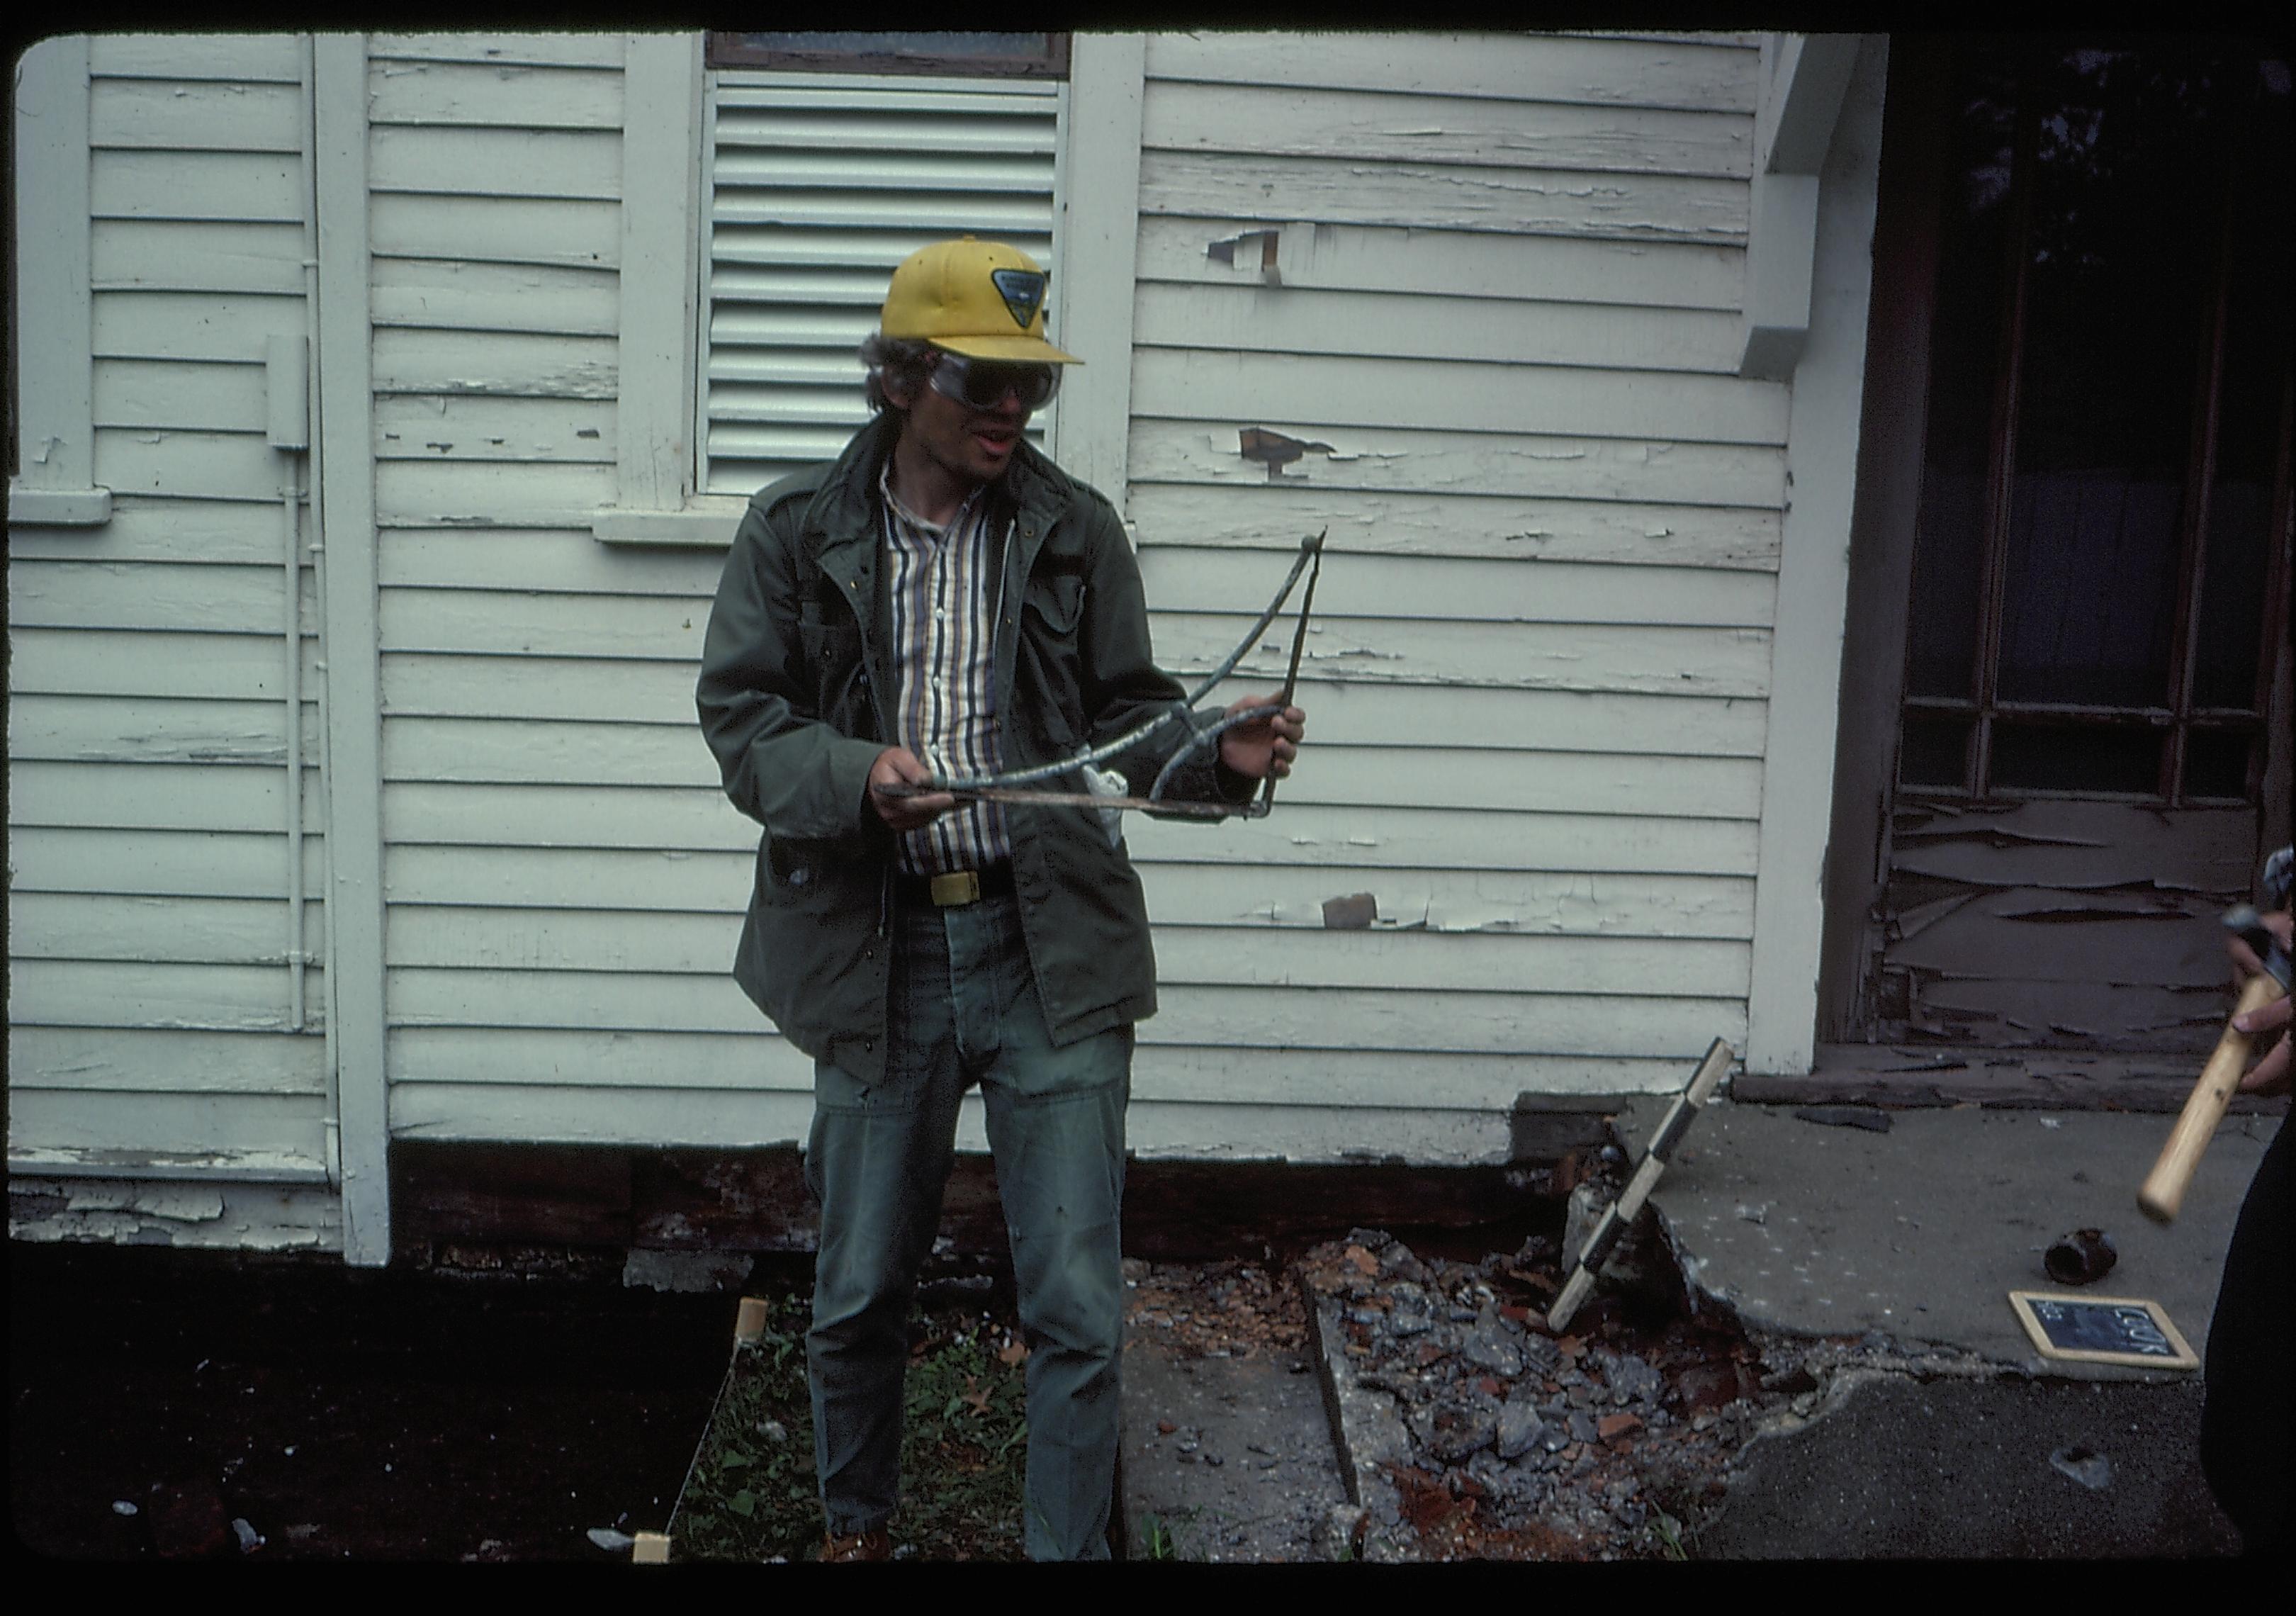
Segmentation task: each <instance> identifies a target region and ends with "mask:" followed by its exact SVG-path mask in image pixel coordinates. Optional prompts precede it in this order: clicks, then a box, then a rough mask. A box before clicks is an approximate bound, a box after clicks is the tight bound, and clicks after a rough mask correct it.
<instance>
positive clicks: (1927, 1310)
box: [1615, 1096, 2279, 1380]
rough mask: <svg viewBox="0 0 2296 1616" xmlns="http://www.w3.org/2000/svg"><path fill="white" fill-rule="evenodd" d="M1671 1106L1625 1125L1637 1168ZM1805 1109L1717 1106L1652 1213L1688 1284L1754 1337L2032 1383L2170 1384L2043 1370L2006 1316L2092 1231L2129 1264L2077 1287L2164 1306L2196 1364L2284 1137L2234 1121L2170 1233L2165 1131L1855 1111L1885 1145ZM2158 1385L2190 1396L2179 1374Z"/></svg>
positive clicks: (1664, 1181) (2257, 1122) (2056, 1116)
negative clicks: (2146, 1200)
mask: <svg viewBox="0 0 2296 1616" xmlns="http://www.w3.org/2000/svg"><path fill="white" fill-rule="evenodd" d="M1669 1103H1671V1102H1670V1100H1668V1099H1666V1098H1665V1097H1662V1096H1661V1097H1653V1098H1652V1099H1650V1100H1637V1101H1636V1102H1635V1103H1633V1104H1631V1105H1629V1106H1628V1107H1626V1108H1624V1109H1622V1110H1621V1111H1620V1113H1619V1117H1618V1121H1617V1123H1616V1125H1615V1126H1616V1132H1617V1134H1618V1136H1620V1141H1621V1143H1622V1144H1624V1145H1627V1146H1628V1147H1629V1155H1630V1157H1634V1158H1638V1157H1639V1154H1640V1148H1641V1145H1642V1144H1643V1143H1644V1141H1646V1140H1647V1139H1648V1138H1649V1136H1650V1133H1651V1130H1652V1128H1653V1127H1655V1126H1656V1124H1657V1121H1658V1120H1659V1118H1660V1117H1661V1116H1662V1115H1664V1113H1665V1110H1666V1107H1667V1105H1668V1104H1669ZM1796 1109H1807V1110H1815V1111H1819V1112H1833V1113H1836V1114H1839V1113H1841V1112H1849V1111H1852V1108H1846V1107H1808V1108H1794V1107H1789V1106H1757V1105H1737V1104H1732V1103H1718V1104H1715V1105H1711V1106H1709V1107H1708V1108H1707V1110H1706V1111H1705V1112H1704V1113H1703V1114H1702V1116H1700V1118H1699V1119H1698V1120H1697V1122H1696V1124H1695V1125H1694V1126H1693V1128H1692V1129H1691V1131H1690V1134H1689V1136H1687V1138H1686V1139H1685V1142H1684V1145H1683V1148H1681V1149H1680V1150H1677V1152H1676V1154H1675V1160H1674V1161H1672V1162H1671V1163H1670V1164H1669V1167H1668V1169H1667V1171H1666V1174H1665V1176H1664V1177H1661V1179H1660V1180H1659V1183H1658V1187H1657V1189H1656V1190H1655V1191H1654V1192H1652V1196H1651V1200H1652V1203H1653V1204H1654V1205H1655V1206H1656V1207H1657V1208H1658V1210H1659V1211H1660V1213H1661V1216H1663V1217H1664V1218H1666V1219H1667V1222H1668V1224H1669V1226H1670V1229H1671V1232H1672V1235H1673V1237H1674V1239H1675V1241H1676V1243H1677V1249H1678V1250H1679V1251H1680V1252H1681V1254H1682V1257H1683V1259H1684V1265H1685V1268H1686V1269H1687V1271H1688V1276H1689V1278H1690V1279H1691V1281H1692V1283H1693V1284H1696V1285H1698V1286H1699V1287H1701V1288H1702V1290H1704V1291H1705V1292H1708V1293H1709V1294H1710V1295H1712V1296H1713V1297H1715V1298H1717V1299H1718V1300H1722V1301H1725V1302H1726V1303H1727V1304H1728V1305H1729V1306H1730V1307H1731V1308H1734V1309H1735V1310H1736V1312H1737V1313H1738V1315H1739V1317H1742V1318H1743V1319H1744V1320H1745V1322H1746V1323H1747V1324H1748V1325H1752V1326H1757V1327H1759V1328H1762V1329H1767V1330H1773V1331H1781V1332H1785V1333H1792V1334H1805V1335H1841V1334H1852V1335H1854V1334H1859V1333H1864V1332H1866V1331H1879V1332H1881V1333H1882V1334H1884V1335H1887V1336H1889V1337H1890V1338H1891V1339H1892V1340H1894V1341H1903V1342H1908V1343H1911V1342H1921V1343H1925V1344H1931V1345H1935V1346H1939V1347H1945V1348H1951V1349H1958V1350H1961V1351H1964V1352H1969V1353H1974V1354H1976V1355H1978V1356H1980V1358H1984V1359H1986V1360H1988V1361H1989V1362H1993V1363H1997V1364H2000V1365H2002V1366H2013V1367H2017V1368H2021V1369H2023V1370H2024V1371H2026V1372H2027V1373H2030V1374H2051V1375H2062V1376H2067V1377H2070V1378H2076V1379H2084V1378H2095V1379H2106V1380H2114V1379H2130V1378H2154V1379H2158V1378H2162V1377H2161V1376H2160V1375H2159V1374H2153V1375H2150V1376H2148V1375H2147V1374H2146V1373H2145V1372H2144V1371H2140V1370H2133V1369H2122V1368H2117V1367H2112V1366H2092V1365H2078V1364H2068V1363H2064V1362H2062V1361H2061V1360H2053V1359H2045V1358H2041V1357H2040V1355H2039V1354H2038V1353H2037V1352H2036V1351H2034V1349H2033V1347H2032V1343H2031V1341H2030V1340H2029V1339H2028V1338H2027V1336H2026V1334H2025V1332H2024V1330H2023V1328H2022V1327H2021V1325H2019V1324H2018V1323H2017V1320H2016V1318H2015V1317H2014V1316H2013V1314H2012V1313H2011V1311H2010V1307H2009V1301H2008V1293H2009V1292H2011V1291H2012V1290H2042V1291H2055V1290H2061V1289H2063V1287H2062V1286H2059V1285H2057V1284H2054V1283H2052V1282H2051V1280H2050V1279H2049V1277H2048V1275H2047V1272H2046V1270H2045V1269H2044V1268H2043V1267H2042V1266H2041V1254H2042V1252H2043V1251H2045V1250H2046V1247H2047V1246H2048V1244H2049V1243H2050V1242H2051V1241H2053V1240H2054V1239H2055V1238H2056V1237H2057V1236H2058V1235H2062V1234H2065V1233H2067V1232H2069V1231H2071V1230H2073V1229H2079V1228H2101V1229H2103V1230H2104V1231H2105V1232H2106V1233H2107V1234H2108V1235H2111V1236H2112V1240H2113V1242H2114V1243H2115V1245H2116V1246H2117V1247H2118V1249H2119V1251H2120V1260H2119V1262H2118V1263H2117V1264H2116V1266H2115V1267H2113V1269H2112V1272H2111V1273H2110V1274H2108V1275H2107V1276H2105V1277H2104V1278H2103V1280H2101V1281H2099V1282H2098V1283H2096V1284H2093V1285H2091V1286H2088V1287H2087V1289H2088V1290H2090V1291H2094V1292H2096V1293H2098V1294H2101V1295H2111V1296H2137V1297H2144V1298H2147V1299H2150V1300H2154V1301H2157V1302H2159V1303H2161V1306H2162V1307H2163V1308H2166V1309H2167V1310H2168V1313H2169V1317H2170V1318H2171V1319H2172V1320H2174V1321H2175V1323H2176V1325H2177V1328H2178V1329H2179V1330H2181V1331H2182V1332H2183V1333H2184V1334H2185V1338H2186V1339H2187V1340H2188V1341H2191V1342H2192V1344H2193V1348H2194V1350H2195V1351H2197V1352H2202V1353H2203V1354H2205V1351H2206V1342H2207V1338H2208V1326H2209V1317H2210V1313H2211V1311H2212V1310H2213V1309H2214V1308H2215V1306H2216V1294H2217V1278H2218V1275H2219V1274H2220V1273H2221V1272H2222V1271H2223V1267H2224V1252H2225V1247H2226V1245H2227V1244H2228V1243H2230V1241H2231V1239H2232V1229H2233V1221H2234V1218H2235V1216H2236V1215H2237V1214H2238V1212H2239V1210H2240V1202H2241V1197H2242V1196H2243V1194H2246V1193H2247V1189H2248V1181H2249V1178H2250V1177H2251V1175H2252V1174H2253V1173H2254V1172H2255V1170H2256V1164H2257V1162H2258V1161H2259V1159H2261V1157H2262V1156H2263V1154H2264V1147H2265V1145H2266V1144H2268V1143H2269V1142H2270V1141H2271V1138H2272V1135H2273V1131H2274V1129H2276V1128H2277V1127H2278V1126H2279V1122H2278V1120H2276V1119H2274V1118H2271V1117H2234V1118H2228V1119H2226V1121H2225V1122H2224V1123H2223V1124H2222V1125H2221V1126H2220V1127H2219V1128H2218V1130H2217V1135H2216V1138H2215V1140H2214V1142H2213V1143H2212V1144H2210V1146H2209V1151H2208V1154H2207V1155H2206V1157H2205V1158H2203V1160H2202V1163H2201V1166H2200V1170H2199V1172H2198V1173H2197V1174H2196V1175H2195V1177H2194V1180H2193V1186H2192V1189H2191V1191H2190V1193H2189V1194H2186V1196H2185V1202H2184V1207H2183V1210H2182V1211H2181V1212H2180V1214H2179V1215H2178V1217H2177V1221H2176V1222H2175V1223H2173V1224H2170V1225H2169V1226H2166V1227H2163V1226H2160V1225H2157V1224H2154V1223H2153V1222H2152V1221H2151V1220H2149V1219H2148V1218H2145V1217H2144V1214H2143V1213H2141V1212H2139V1211H2138V1210H2137V1209H2136V1186H2137V1185H2138V1184H2139V1183H2140V1182H2141V1181H2142V1180H2143V1178H2144V1175H2145V1173H2146V1172H2148V1171H2149V1170H2151V1169H2152V1166H2153V1159H2154V1158H2155V1157H2156V1156H2157V1155H2158V1154H2159V1153H2160V1150H2161V1144H2162V1143H2163V1142H2164V1141H2166V1139H2167V1138H2168V1136H2169V1128H2170V1126H2171V1125H2172V1123H2173V1121H2174V1119H2173V1118H2169V1117H2161V1116H2152V1115H2139V1114H2130V1113H2126V1112H2063V1113H2050V1112H2029V1111H1988V1110H1978V1109H1975V1108H1972V1109H1969V1110H1965V1111H1962V1110H1921V1111H1898V1112H1862V1113H1854V1114H1863V1115H1864V1116H1866V1117H1867V1118H1872V1119H1887V1120H1888V1121H1889V1124H1890V1126H1889V1131H1887V1132H1886V1133H1885V1132H1878V1131H1869V1130H1868V1129H1866V1128H1858V1127H1848V1126H1828V1125H1825V1124H1822V1123H1818V1122H1813V1121H1807V1120H1802V1119H1800V1118H1799V1117H1797V1116H1796V1115H1795V1114H1794V1112H1795V1111H1796ZM2169 1378H2178V1379H2181V1378H2189V1377H2188V1376H2185V1375H2172V1376H2170V1377H2169Z"/></svg>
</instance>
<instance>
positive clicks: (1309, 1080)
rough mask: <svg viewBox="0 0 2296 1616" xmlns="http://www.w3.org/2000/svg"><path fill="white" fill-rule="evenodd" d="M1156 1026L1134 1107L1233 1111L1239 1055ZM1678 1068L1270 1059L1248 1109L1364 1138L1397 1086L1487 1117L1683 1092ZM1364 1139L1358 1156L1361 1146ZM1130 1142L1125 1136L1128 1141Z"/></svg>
mask: <svg viewBox="0 0 2296 1616" xmlns="http://www.w3.org/2000/svg"><path fill="white" fill-rule="evenodd" d="M1156 1026H1157V1022H1156V1021H1147V1022H1144V1023H1143V1024H1142V1026H1141V1029H1140V1043H1139V1045H1138V1046H1137V1048H1136V1051H1135V1053H1134V1055H1133V1059H1132V1103H1133V1104H1134V1105H1135V1106H1139V1105H1143V1104H1150V1105H1159V1106H1163V1107H1167V1108H1170V1107H1177V1106H1198V1105H1201V1106H1227V1107H1231V1108H1233V1107H1234V1106H1235V1104H1236V1099H1237V1095H1238V1092H1239V1088H1238V1085H1237V1083H1236V1067H1235V1054H1234V1051H1233V1050H1228V1049H1220V1048H1206V1047H1201V1046H1194V1045H1189V1044H1168V1043H1162V1042H1160V1041H1158V1040H1157V1038H1156V1034H1155V1028H1156ZM1681 1077H1682V1063H1681V1062H1679V1061H1655V1060H1635V1059H1631V1058H1629V1059H1619V1058H1615V1057H1607V1058H1603V1059H1599V1060H1594V1061H1590V1060H1589V1059H1587V1057H1586V1056H1583V1055H1568V1054H1560V1055H1526V1054H1502V1055H1493V1054H1472V1053H1465V1052H1457V1051H1454V1052H1447V1053H1440V1054H1437V1053H1430V1052H1421V1051H1416V1050H1383V1049H1382V1050H1368V1049H1312V1050H1307V1049H1302V1050H1293V1049H1270V1050H1264V1051H1260V1052H1259V1053H1258V1054H1256V1055H1255V1058H1254V1060H1253V1062H1252V1083H1251V1089H1250V1091H1249V1094H1250V1098H1251V1103H1255V1104H1258V1105H1261V1106H1275V1107H1283V1108H1285V1109H1287V1110H1290V1109H1293V1108H1296V1109H1297V1111H1298V1112H1319V1111H1325V1110H1326V1109H1327V1108H1328V1109H1329V1110H1330V1111H1332V1112H1337V1113H1338V1115H1339V1117H1340V1119H1341V1120H1344V1121H1348V1122H1350V1123H1351V1124H1352V1125H1353V1126H1354V1127H1356V1128H1358V1129H1362V1128H1365V1127H1366V1125H1367V1123H1368V1121H1369V1119H1367V1118H1365V1117H1364V1116H1363V1115H1362V1113H1363V1112H1367V1111H1391V1110H1393V1109H1395V1108H1396V1098H1395V1096H1396V1092H1397V1088H1398V1085H1400V1086H1401V1087H1403V1088H1404V1089H1405V1091H1406V1092H1407V1093H1409V1094H1410V1095H1411V1096H1412V1103H1411V1106H1410V1109H1411V1110H1413V1111H1418V1112H1482V1113H1486V1114H1488V1112H1489V1110H1490V1105H1489V1096H1490V1095H1491V1094H1492V1093H1493V1092H1495V1091H1498V1092H1506V1093H1522V1092H1530V1093H1562V1094H1570V1095H1597V1094H1637V1093H1650V1092H1652V1091H1662V1090H1664V1089H1665V1088H1667V1087H1669V1084H1671V1085H1673V1086H1676V1087H1679V1085H1680V1081H1681ZM1364 1137H1365V1135H1364V1134H1362V1133H1360V1132H1359V1133H1358V1135H1357V1138H1356V1141H1355V1146H1356V1148H1358V1149H1359V1148H1360V1147H1361V1145H1362V1143H1363V1139H1364ZM1129 1138H1130V1132H1129V1129H1128V1130H1127V1140H1128V1143H1129Z"/></svg>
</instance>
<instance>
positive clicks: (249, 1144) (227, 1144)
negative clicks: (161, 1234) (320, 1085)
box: [8, 1088, 325, 1177]
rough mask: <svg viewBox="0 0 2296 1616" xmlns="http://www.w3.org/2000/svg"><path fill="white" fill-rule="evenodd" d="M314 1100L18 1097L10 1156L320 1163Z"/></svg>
mask: <svg viewBox="0 0 2296 1616" xmlns="http://www.w3.org/2000/svg"><path fill="white" fill-rule="evenodd" d="M8 1099H9V1106H8V1109H9V1117H8V1149H9V1154H10V1155H11V1156H18V1155H23V1154H29V1153H48V1152H59V1153H61V1152H69V1151H104V1152H111V1153H120V1154H126V1155H138V1156H152V1155H157V1156H175V1157H178V1158H183V1157H190V1158H194V1159H196V1158H199V1157H209V1158H215V1159H218V1160H229V1159H231V1158H234V1157H240V1156H250V1155H252V1156H260V1157H265V1158H268V1159H270V1160H272V1161H281V1162H302V1163H316V1162H319V1161H324V1159H325V1157H324V1150H323V1142H322V1140H321V1138H320V1132H319V1108H318V1106H317V1105H316V1104H314V1103H313V1101H314V1100H315V1099H316V1096H315V1095H229V1094H199V1095H185V1094H153V1093H143V1094H137V1093H132V1092H127V1091H124V1090H122V1091H105V1092H101V1093H89V1092H86V1091H84V1090H82V1091H70V1090H61V1089H40V1088H33V1089H25V1090H22V1091H21V1092H16V1091H12V1092H11V1093H10V1095H9V1096H8ZM185 1177H193V1175H191V1174H186V1175H185Z"/></svg>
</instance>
